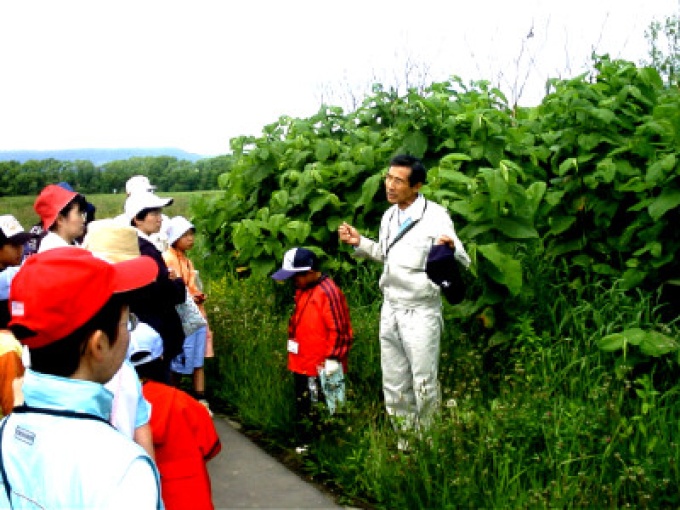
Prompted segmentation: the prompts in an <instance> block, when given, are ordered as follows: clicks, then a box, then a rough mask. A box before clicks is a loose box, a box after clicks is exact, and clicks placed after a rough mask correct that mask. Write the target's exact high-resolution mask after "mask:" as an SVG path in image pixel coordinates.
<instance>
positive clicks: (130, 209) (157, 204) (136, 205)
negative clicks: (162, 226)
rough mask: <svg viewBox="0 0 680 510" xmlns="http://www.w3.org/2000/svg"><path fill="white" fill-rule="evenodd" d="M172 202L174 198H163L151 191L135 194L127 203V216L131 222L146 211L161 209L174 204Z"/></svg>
mask: <svg viewBox="0 0 680 510" xmlns="http://www.w3.org/2000/svg"><path fill="white" fill-rule="evenodd" d="M172 201H173V199H172V198H161V197H159V196H158V195H156V194H154V193H151V192H150V191H143V192H139V193H134V194H132V195H130V196H129V197H128V198H127V200H126V201H125V216H126V217H127V221H128V222H131V221H132V218H134V217H135V216H137V215H138V214H139V213H140V212H141V211H143V210H144V209H160V208H163V207H166V206H168V205H170V204H172Z"/></svg>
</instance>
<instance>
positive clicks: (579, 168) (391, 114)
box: [196, 57, 680, 326]
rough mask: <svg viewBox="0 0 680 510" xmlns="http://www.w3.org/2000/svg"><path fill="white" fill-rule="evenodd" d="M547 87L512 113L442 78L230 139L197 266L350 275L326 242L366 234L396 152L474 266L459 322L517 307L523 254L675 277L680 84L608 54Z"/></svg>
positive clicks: (205, 210) (585, 267) (631, 282)
mask: <svg viewBox="0 0 680 510" xmlns="http://www.w3.org/2000/svg"><path fill="white" fill-rule="evenodd" d="M549 85H550V93H549V94H548V95H547V96H546V97H545V99H544V100H543V102H542V104H541V105H539V106H538V107H535V108H510V107H509V106H508V104H507V101H506V99H505V97H504V96H503V95H502V93H501V92H500V91H498V90H496V89H494V88H491V87H490V86H489V84H488V83H486V82H476V83H471V84H469V85H466V84H464V83H462V81H461V80H460V79H457V78H453V79H451V80H449V81H446V82H442V83H435V84H433V85H431V86H430V87H429V88H427V89H425V90H424V91H423V92H422V93H417V92H416V91H411V92H409V93H408V94H406V95H404V96H398V95H397V94H395V93H394V92H392V91H385V90H383V89H382V88H381V87H378V86H377V87H375V89H374V93H373V95H372V96H371V97H369V98H368V99H366V101H365V102H364V103H363V105H362V106H361V107H360V108H359V109H357V110H356V111H355V112H350V113H345V112H343V111H342V110H341V109H340V108H334V107H328V106H324V107H322V108H321V109H320V110H319V112H318V113H317V114H315V115H313V116H312V117H310V118H307V119H294V118H290V117H281V118H280V119H279V120H278V122H276V123H274V124H271V125H268V126H266V127H265V128H264V130H263V134H262V136H260V137H241V138H237V139H234V140H232V144H231V145H232V151H233V154H232V155H231V156H229V162H230V163H229V166H230V170H229V171H228V172H226V173H224V174H222V175H221V176H220V178H219V185H220V188H221V189H222V190H224V193H223V194H221V195H219V196H214V197H211V198H210V199H207V200H206V201H204V202H203V203H201V204H199V206H198V209H197V211H196V212H197V216H198V217H199V218H200V219H199V220H198V221H199V223H200V225H199V228H200V229H201V230H202V231H203V232H205V233H206V234H207V236H208V242H207V244H208V249H209V252H210V254H211V255H210V256H209V260H208V261H207V262H208V263H212V264H213V266H214V267H217V268H220V269H222V270H224V269H232V270H233V269H236V270H238V271H240V272H243V271H245V272H246V273H248V274H252V275H254V276H263V275H266V274H268V273H270V272H271V271H272V270H273V269H274V268H275V267H276V266H277V265H278V264H279V263H280V260H281V258H282V256H283V253H284V252H285V250H287V249H288V248H290V247H291V246H294V245H306V246H309V247H311V248H312V249H314V250H316V251H317V252H318V254H319V255H321V256H322V258H323V259H325V261H326V264H327V267H330V269H331V270H332V271H334V272H335V273H336V274H338V273H341V274H347V273H348V272H349V273H350V274H353V271H356V270H358V268H359V267H360V266H361V264H357V263H356V262H355V261H353V260H350V255H349V250H348V249H347V248H345V247H344V246H338V241H337V236H336V234H335V231H336V229H337V226H338V225H339V224H340V223H341V222H342V221H348V222H350V223H352V224H353V225H355V226H356V227H357V228H358V229H359V230H360V231H361V232H362V233H364V234H366V235H369V236H370V235H375V234H376V229H377V226H378V224H379V218H380V216H381V214H382V213H383V211H384V210H385V208H386V207H387V204H386V202H385V197H384V190H383V185H382V173H383V172H384V170H385V169H386V165H387V163H388V161H389V159H390V158H391V157H392V156H393V155H395V154H397V153H402V152H406V153H410V154H413V155H415V156H418V157H421V158H422V159H423V160H424V162H425V164H426V166H427V167H428V168H429V169H430V171H429V174H428V184H427V186H425V187H424V189H423V192H424V194H425V195H426V196H427V197H428V198H431V199H433V200H436V201H437V202H439V203H442V204H443V205H444V206H446V207H447V208H448V209H449V211H450V212H451V215H452V217H453V219H454V223H455V225H456V227H457V230H458V232H459V234H460V237H461V239H462V240H463V242H464V243H465V245H466V247H467V249H468V251H469V253H470V255H471V257H472V259H473V264H472V266H471V271H470V274H469V275H468V278H469V279H470V283H473V284H472V285H470V289H471V290H469V292H468V300H467V301H465V302H464V303H463V304H462V305H459V307H458V308H457V311H458V313H460V314H462V315H465V316H472V315H475V314H478V316H479V318H480V319H482V320H483V321H484V323H485V324H486V325H488V326H493V324H494V322H495V320H496V319H497V318H498V317H499V316H503V315H507V314H509V313H510V314H512V313H513V312H512V309H513V307H514V306H515V305H517V304H518V303H522V302H525V301H526V300H530V299H531V298H532V290H531V289H529V288H527V286H526V285H525V279H524V276H523V273H524V272H525V271H526V269H527V268H526V267H523V260H524V259H525V257H526V256H527V255H528V254H531V255H532V256H536V254H539V255H540V256H541V257H547V258H549V259H551V260H556V261H557V260H560V261H561V262H564V260H566V266H567V267H568V268H570V269H569V271H570V277H571V278H573V279H578V278H580V277H581V276H583V275H584V274H585V273H591V272H594V273H596V274H599V275H601V276H602V277H603V278H623V280H624V286H625V287H626V288H633V287H636V286H639V285H647V286H650V287H657V286H659V285H661V284H662V283H664V282H668V281H671V280H673V279H674V278H675V276H676V273H677V271H678V268H677V265H676V263H675V261H674V254H675V251H676V248H677V246H678V244H677V243H678V236H677V234H676V233H675V229H674V228H673V225H674V224H675V223H677V220H678V210H677V206H678V205H679V204H680V182H679V181H678V177H677V173H678V172H677V169H678V163H677V157H676V153H677V149H678V140H679V138H678V136H679V133H680V108H679V106H680V104H679V101H680V94H679V92H678V90H677V89H675V88H666V87H664V85H663V83H662V81H661V79H660V77H659V75H658V73H657V72H656V71H655V70H654V69H651V68H638V67H636V66H635V65H633V64H631V63H629V62H625V61H616V60H611V59H609V58H607V57H602V58H600V59H598V60H597V61H596V62H595V66H594V72H593V73H591V74H584V75H582V76H578V77H576V78H573V79H570V80H552V81H551V82H550V83H549ZM499 311H500V312H501V313H500V315H499V313H498V312H499Z"/></svg>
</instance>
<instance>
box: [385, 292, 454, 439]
mask: <svg viewBox="0 0 680 510" xmlns="http://www.w3.org/2000/svg"><path fill="white" fill-rule="evenodd" d="M442 327H443V320H442V314H441V304H440V303H438V302H437V303H434V304H433V305H432V306H419V307H413V308H402V307H399V306H395V305H394V304H393V303H390V302H389V301H387V300H385V301H384V302H383V305H382V310H381V313H380V360H381V367H382V376H383V392H384V395H385V406H386V407H387V413H388V414H389V415H390V417H391V418H392V420H393V423H394V425H395V426H397V427H398V428H402V429H412V428H426V427H427V426H428V425H429V422H430V421H431V418H432V416H433V414H434V413H435V412H437V410H438V409H439V402H440V399H441V397H440V389H439V382H438V379H437V374H438V370H439V351H440V346H439V344H440V338H441V332H442Z"/></svg>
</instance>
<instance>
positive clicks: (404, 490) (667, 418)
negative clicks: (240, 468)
mask: <svg viewBox="0 0 680 510" xmlns="http://www.w3.org/2000/svg"><path fill="white" fill-rule="evenodd" d="M561 271H562V269H561V268H559V267H549V266H545V267H539V268H538V269H537V270H536V271H534V272H533V274H532V276H531V278H532V282H533V283H532V287H533V289H534V290H533V292H534V294H533V296H531V297H530V298H525V301H526V302H524V303H518V305H517V307H516V316H514V317H509V318H507V324H506V326H507V328H508V331H510V333H511V335H510V336H511V339H510V340H509V341H507V342H505V343H500V344H495V343H493V342H492V343H489V339H490V337H491V334H490V332H488V331H486V330H485V329H484V327H483V326H482V325H481V323H480V321H478V320H475V319H474V318H471V319H464V320H463V319H454V317H456V313H454V310H453V309H452V308H451V307H449V306H448V305H446V308H445V315H446V317H447V325H446V330H445V334H444V337H443V338H442V358H441V369H440V381H441V384H442V395H443V401H442V404H443V405H442V412H441V414H440V416H439V418H438V420H437V422H436V423H435V424H434V425H433V426H432V428H431V429H430V430H429V431H428V433H427V434H426V435H425V437H413V438H412V445H413V448H412V451H411V452H410V453H409V454H404V453H402V452H400V451H399V450H398V449H397V448H396V444H395V437H394V434H393V432H392V429H391V427H390V425H389V423H388V420H386V418H385V415H384V410H383V408H384V406H383V404H382V402H381V390H380V388H381V382H380V354H379V349H378V341H377V323H378V315H379V304H380V298H379V296H378V295H377V294H376V291H375V287H376V282H377V275H376V274H375V272H371V270H368V269H367V270H366V273H365V275H364V276H363V277H360V278H359V279H358V280H353V281H349V282H342V286H343V287H344V290H345V291H346V294H347V296H348V300H349V302H350V308H351V312H352V322H353V325H354V329H355V332H356V341H355V345H354V348H353V349H352V351H351V354H350V370H349V374H348V388H349V392H348V395H349V398H348V405H347V406H346V407H345V408H344V410H343V412H342V413H341V414H340V415H336V416H334V417H332V418H330V417H329V418H328V419H327V420H326V421H325V422H324V423H323V424H322V426H321V428H320V430H319V435H318V440H317V442H316V443H315V444H314V445H313V448H312V454H311V455H310V456H308V457H305V458H304V459H303V461H302V462H301V465H302V466H303V467H304V469H305V470H306V472H307V473H308V474H309V475H310V476H313V477H315V478H318V479H321V480H324V481H325V482H327V483H329V484H330V485H332V486H333V487H335V490H336V493H338V494H339V495H340V498H341V501H344V502H351V503H352V504H354V505H359V506H366V507H375V508H525V507H531V508H535V507H537V508H548V507H550V508H564V507H578V506H585V507H590V508H604V507H609V508H618V507H624V506H628V505H630V506H634V507H642V508H644V507H677V506H678V505H679V504H680V495H679V493H678V490H677V487H678V483H679V482H680V473H679V472H678V462H680V450H679V446H678V439H677V438H678V437H680V430H679V429H680V406H679V404H680V386H679V385H678V384H677V382H676V381H677V376H678V369H677V359H676V358H677V353H673V356H675V358H673V357H671V356H668V357H665V358H659V359H643V358H639V359H638V360H637V361H638V362H637V363H632V362H631V358H630V356H629V357H628V359H626V360H624V359H623V357H622V356H620V355H617V354H612V353H605V352H602V351H600V350H599V349H598V348H597V343H596V342H597V340H598V339H599V338H601V337H602V336H604V335H607V334H610V333H612V332H616V331H621V330H624V329H626V328H629V327H633V326H634V327H641V328H645V329H663V330H664V331H666V333H667V334H670V335H672V336H677V332H678V331H677V328H676V326H675V324H662V323H661V322H660V319H659V309H658V306H657V305H656V299H655V296H654V295H653V294H647V293H644V292H633V293H629V292H624V291H623V290H621V289H620V288H619V287H618V286H617V284H616V282H604V281H602V280H599V279H592V280H589V279H588V278H587V277H584V278H582V279H581V280H578V281H576V280H574V281H567V280H566V279H565V278H563V275H562V273H561ZM554 282H558V283H554ZM291 296H292V289H290V288H289V287H286V286H281V285H276V284H274V283H272V282H269V281H260V282H257V281H251V280H239V279H235V278H231V277H223V278H221V279H219V280H217V281H216V282H214V283H213V286H212V289H211V296H210V303H211V305H210V307H209V313H210V314H211V318H212V324H213V327H214V329H215V332H216V345H217V349H218V367H217V370H216V371H215V373H213V374H212V375H211V377H213V380H212V381H211V382H210V384H211V385H212V387H213V391H214V393H215V396H216V397H217V398H218V399H222V400H223V402H224V403H225V404H228V405H229V406H231V408H232V410H233V412H234V413H235V414H237V415H238V417H239V418H240V419H241V420H242V421H244V423H246V424H247V426H248V427H250V428H254V429H257V430H259V431H262V432H263V433H264V434H266V435H267V436H268V437H269V438H270V440H272V441H276V442H278V443H279V444H281V445H286V444H287V438H289V437H290V436H291V433H290V430H291V418H292V404H293V401H292V390H291V386H292V381H291V379H290V376H289V374H288V373H287V371H286V369H285V364H286V353H285V344H286V323H287V317H288V314H289V312H290V308H291V306H292V298H291ZM343 498H344V499H343Z"/></svg>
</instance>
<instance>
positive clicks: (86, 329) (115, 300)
mask: <svg viewBox="0 0 680 510" xmlns="http://www.w3.org/2000/svg"><path fill="white" fill-rule="evenodd" d="M121 296H122V295H121V294H114V295H113V296H111V299H109V300H108V301H107V302H106V304H105V305H104V306H103V307H102V308H101V309H100V310H99V311H98V312H97V313H96V315H95V316H94V317H92V318H91V319H90V320H89V321H87V322H86V323H85V324H83V325H82V326H80V327H79V328H78V329H76V330H75V331H74V332H73V333H71V334H70V335H68V336H66V337H65V338H62V339H60V340H57V341H56V342H53V343H51V344H48V345H46V346H44V347H39V348H36V349H31V351H30V352H31V369H32V370H35V371H36V372H40V373H43V374H49V375H56V376H59V377H70V376H72V375H73V374H74V373H75V371H76V370H77V369H78V365H80V357H81V356H82V355H83V353H84V352H85V346H86V343H87V340H88V339H89V338H90V336H91V335H92V333H94V332H95V331H97V330H101V331H103V332H104V333H105V334H106V336H107V337H108V338H109V342H110V344H111V345H113V344H115V343H116V341H117V340H118V324H119V323H120V315H121V313H122V312H123V305H124V304H125V302H126V300H124V299H123V298H122V297H121ZM10 329H11V330H12V333H14V336H15V337H16V338H17V340H19V341H21V340H24V339H26V338H30V337H32V336H35V333H34V332H33V331H31V330H30V329H28V328H26V327H24V326H10Z"/></svg>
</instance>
